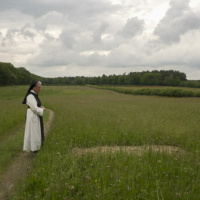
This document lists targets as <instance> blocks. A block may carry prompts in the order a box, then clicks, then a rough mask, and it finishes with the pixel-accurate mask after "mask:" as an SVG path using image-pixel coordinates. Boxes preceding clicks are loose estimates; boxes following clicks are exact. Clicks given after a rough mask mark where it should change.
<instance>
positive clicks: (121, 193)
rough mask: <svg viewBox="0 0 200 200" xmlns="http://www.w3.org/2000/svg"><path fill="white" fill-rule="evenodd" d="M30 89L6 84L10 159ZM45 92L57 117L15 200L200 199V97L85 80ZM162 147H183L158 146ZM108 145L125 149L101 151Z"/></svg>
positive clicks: (0, 91)
mask: <svg viewBox="0 0 200 200" xmlns="http://www.w3.org/2000/svg"><path fill="white" fill-rule="evenodd" d="M26 90H27V87H25V86H18V87H1V88H0V102H1V104H0V106H1V118H0V125H1V126H0V127H1V129H0V131H1V132H0V137H1V138H2V140H1V146H2V145H4V143H5V145H4V148H8V151H9V153H10V154H11V155H10V157H13V156H16V155H17V153H16V152H20V151H22V143H23V141H22V140H23V130H22V129H23V128H22V127H23V123H25V111H26V108H25V106H24V105H22V104H21V101H22V99H23V97H24V95H25V92H26ZM40 98H41V100H42V102H43V105H44V106H45V107H47V108H49V109H51V110H53V111H54V113H55V118H54V121H53V124H52V126H51V130H50V132H49V135H48V137H47V138H46V142H45V145H44V146H43V148H42V149H41V151H40V153H39V155H38V156H37V159H35V160H34V167H33V171H32V173H31V174H30V176H28V177H26V178H24V179H23V180H21V181H20V182H19V183H18V186H17V192H16V194H15V195H14V196H13V198H12V199H15V200H19V199H44V200H49V199H52V200H53V199H55V200H57V199H63V200H64V199H66V200H68V199H70V200H72V199H74V200H78V199H81V200H83V199H87V200H88V199H102V200H105V199H106V200H107V199H108V200H116V199H141V200H144V199H146V200H149V199H153V200H154V199H169V200H171V199H181V200H184V199H185V200H186V199H187V200H189V199H200V190H199V188H200V148H199V147H200V146H199V145H200V117H199V116H200V101H199V98H197V97H192V98H191V97H190V98H186V97H184V98H172V97H160V96H141V95H128V94H120V93H116V92H113V91H109V90H99V89H95V88H91V87H79V86H70V87H69V86H68V87H67V86H43V90H42V91H41V94H40ZM19 130H20V131H19ZM13 137H19V138H18V140H16V139H13ZM8 138H10V140H13V141H14V142H12V143H11V142H8ZM13 145H16V147H15V148H13V149H12V146H13ZM155 146H156V147H160V148H162V147H163V146H168V147H171V148H177V149H178V150H177V151H175V152H172V153H170V152H168V151H154V149H153V148H154V147H155ZM101 147H104V148H105V147H113V148H114V147H119V148H120V147H121V150H119V151H116V152H113V151H112V149H111V150H110V151H109V150H108V151H106V152H102V151H101ZM124 147H127V149H128V148H129V147H140V148H141V147H142V149H144V151H143V150H142V151H141V152H140V153H137V152H128V151H124V150H122V149H123V148H124ZM4 148H2V149H1V152H2V155H1V156H2V157H3V158H5V157H7V155H4V153H3V152H4ZM93 148H95V149H96V151H92V149H93ZM77 149H78V150H79V151H76V150H77ZM85 149H87V150H88V151H85V152H86V153H83V154H81V153H80V152H81V151H84V150H85ZM5 152H6V151H5ZM12 152H15V153H14V154H12ZM0 161H1V160H0ZM9 162H10V161H5V165H4V167H3V169H1V171H0V172H2V171H3V170H5V168H6V166H8V165H9Z"/></svg>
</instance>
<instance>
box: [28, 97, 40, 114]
mask: <svg viewBox="0 0 200 200" xmlns="http://www.w3.org/2000/svg"><path fill="white" fill-rule="evenodd" d="M26 104H27V105H28V106H29V107H30V108H31V110H32V111H33V112H34V113H36V114H37V115H39V116H43V113H44V110H43V109H42V108H40V107H38V106H37V101H36V100H35V97H34V96H33V95H32V94H29V95H28V96H27V101H26Z"/></svg>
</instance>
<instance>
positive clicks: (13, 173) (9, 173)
mask: <svg viewBox="0 0 200 200" xmlns="http://www.w3.org/2000/svg"><path fill="white" fill-rule="evenodd" d="M46 112H48V120H47V121H46V120H45V124H44V134H45V136H47V134H48V132H49V130H50V126H51V124H52V121H53V118H54V112H53V111H51V110H47V111H46ZM23 128H24V127H23ZM14 138H15V137H14ZM8 140H9V139H8ZM22 141H23V140H22ZM9 142H10V140H9ZM9 142H6V144H7V143H9ZM20 144H21V142H20ZM20 149H21V150H22V146H21V148H20ZM9 150H10V149H9ZM10 151H11V150H10ZM4 157H5V156H4ZM35 158H36V157H34V156H33V155H31V154H30V153H20V155H19V156H15V157H14V159H13V160H12V162H9V163H10V166H8V168H7V169H6V171H5V172H4V173H2V174H1V178H0V199H1V200H4V199H7V198H9V197H12V195H13V192H14V189H15V186H16V183H17V182H18V181H19V180H20V179H21V178H24V177H26V176H27V175H28V174H29V173H30V172H31V170H32V168H33V160H34V159H35Z"/></svg>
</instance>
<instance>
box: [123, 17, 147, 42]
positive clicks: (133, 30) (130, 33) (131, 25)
mask: <svg viewBox="0 0 200 200" xmlns="http://www.w3.org/2000/svg"><path fill="white" fill-rule="evenodd" d="M143 29H144V21H143V20H139V19H138V18H137V17H133V18H131V19H128V20H127V23H126V25H125V26H124V27H123V29H122V30H121V31H120V32H119V34H120V35H122V36H123V37H126V38H132V37H134V36H136V35H138V34H140V33H142V31H143Z"/></svg>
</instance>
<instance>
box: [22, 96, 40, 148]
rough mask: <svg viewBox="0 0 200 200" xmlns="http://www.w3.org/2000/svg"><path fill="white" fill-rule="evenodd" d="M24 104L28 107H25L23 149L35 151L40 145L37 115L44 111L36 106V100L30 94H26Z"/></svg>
mask: <svg viewBox="0 0 200 200" xmlns="http://www.w3.org/2000/svg"><path fill="white" fill-rule="evenodd" d="M26 104H27V105H28V106H29V107H30V108H28V109H27V114H26V125H25V134H24V146H23V150H24V151H37V150H39V149H40V147H41V127H40V119H39V116H42V115H43V113H44V111H43V109H42V108H40V107H37V101H36V99H35V97H34V96H33V95H32V94H29V95H28V96H27V100H26Z"/></svg>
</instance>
